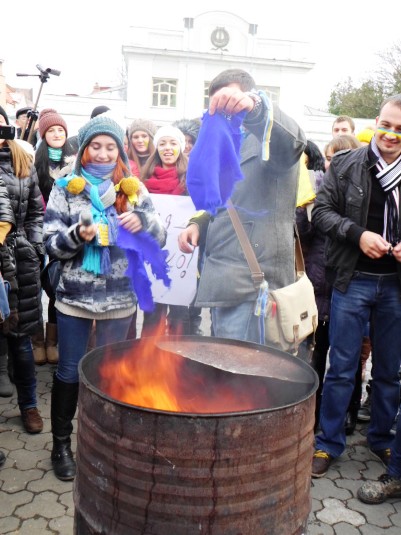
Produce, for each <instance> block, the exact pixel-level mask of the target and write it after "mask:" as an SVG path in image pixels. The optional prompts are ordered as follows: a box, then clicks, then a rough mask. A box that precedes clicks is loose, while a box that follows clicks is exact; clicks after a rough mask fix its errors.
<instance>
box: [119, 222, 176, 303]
mask: <svg viewBox="0 0 401 535" xmlns="http://www.w3.org/2000/svg"><path fill="white" fill-rule="evenodd" d="M117 245H118V246H119V247H121V248H122V249H124V251H125V254H126V255H127V259H128V268H127V271H126V273H125V274H126V276H127V277H129V279H130V281H131V286H132V289H133V291H134V292H135V294H136V296H137V298H138V305H139V306H140V308H141V310H143V311H144V312H153V311H154V308H155V305H154V302H153V297H152V291H151V282H150V280H149V278H148V274H147V272H146V269H145V265H144V263H145V262H147V263H148V264H150V267H151V269H152V273H153V275H154V276H155V277H156V279H159V280H162V281H163V284H164V285H165V286H166V287H167V288H170V286H171V279H170V277H169V276H168V271H169V266H168V264H167V256H168V251H165V250H163V249H160V245H159V244H158V242H157V241H156V240H155V239H154V238H153V236H151V235H150V234H149V233H147V232H144V231H140V232H136V233H135V234H132V233H131V232H129V231H128V230H126V229H125V228H124V227H121V226H120V227H119V228H118V235H117Z"/></svg>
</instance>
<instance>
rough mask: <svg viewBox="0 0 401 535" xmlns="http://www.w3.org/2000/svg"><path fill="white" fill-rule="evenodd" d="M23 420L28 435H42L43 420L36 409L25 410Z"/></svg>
mask: <svg viewBox="0 0 401 535" xmlns="http://www.w3.org/2000/svg"><path fill="white" fill-rule="evenodd" d="M21 419H22V423H23V424H24V427H25V431H26V432H27V433H40V432H41V431H42V429H43V420H42V417H41V416H40V413H39V411H38V409H37V408H36V407H31V408H30V409H23V410H22V411H21Z"/></svg>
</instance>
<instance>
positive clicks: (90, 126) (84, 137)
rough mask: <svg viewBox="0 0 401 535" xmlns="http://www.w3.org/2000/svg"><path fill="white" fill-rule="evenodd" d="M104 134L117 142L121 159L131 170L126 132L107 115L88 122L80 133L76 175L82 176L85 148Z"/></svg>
mask: <svg viewBox="0 0 401 535" xmlns="http://www.w3.org/2000/svg"><path fill="white" fill-rule="evenodd" d="M102 134H104V135H107V136H111V137H112V138H113V139H114V140H115V142H116V143H117V146H118V150H119V152H120V156H121V159H122V160H123V162H124V163H125V165H126V166H127V167H128V169H129V168H130V167H129V162H128V156H127V154H126V153H125V150H124V136H125V132H124V130H123V129H122V128H121V126H120V125H119V124H118V123H117V122H116V121H115V120H114V119H112V118H111V117H107V115H98V116H97V117H94V118H93V119H91V120H90V121H89V122H87V123H86V124H85V125H84V126H82V127H81V128H80V129H79V131H78V144H79V150H78V154H77V159H76V162H75V169H74V172H75V174H76V175H78V176H79V175H80V174H81V167H82V165H81V158H82V154H83V152H84V150H85V147H86V146H87V145H88V143H90V142H91V140H92V139H93V138H94V137H96V136H100V135H102Z"/></svg>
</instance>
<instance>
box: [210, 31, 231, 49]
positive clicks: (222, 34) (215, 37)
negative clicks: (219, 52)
mask: <svg viewBox="0 0 401 535" xmlns="http://www.w3.org/2000/svg"><path fill="white" fill-rule="evenodd" d="M210 40H211V41H212V44H213V46H215V47H216V48H225V47H226V46H227V45H228V43H229V41H230V35H229V33H228V31H227V30H226V29H225V28H222V27H219V26H218V27H217V28H216V29H215V30H213V31H212V35H211V36H210Z"/></svg>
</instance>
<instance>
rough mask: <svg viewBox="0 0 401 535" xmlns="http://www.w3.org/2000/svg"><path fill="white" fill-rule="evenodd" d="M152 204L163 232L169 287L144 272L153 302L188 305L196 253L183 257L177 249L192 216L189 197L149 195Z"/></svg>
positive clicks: (196, 265) (194, 272)
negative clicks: (148, 280) (149, 282)
mask: <svg viewBox="0 0 401 535" xmlns="http://www.w3.org/2000/svg"><path fill="white" fill-rule="evenodd" d="M150 196H151V198H152V202H153V204H154V207H155V209H156V211H157V212H158V213H159V214H160V217H161V219H162V223H163V225H164V226H165V228H166V230H167V242H166V245H165V246H164V249H167V251H168V253H169V254H168V257H167V262H168V265H169V267H170V271H169V276H170V278H171V281H172V283H171V287H170V288H166V287H165V286H164V284H163V283H162V282H161V281H158V280H156V279H155V278H154V276H153V275H152V274H151V273H150V270H148V274H149V278H150V280H151V281H152V294H153V299H154V301H156V302H157V303H164V304H168V305H190V304H191V303H192V301H193V299H194V297H195V293H196V282H197V273H198V249H197V248H196V249H195V250H194V251H193V253H192V254H184V253H182V252H181V251H180V250H179V248H178V235H179V234H180V232H181V231H182V230H183V229H185V227H186V226H187V222H188V219H190V218H191V217H192V216H193V215H194V213H195V212H196V208H195V207H194V205H193V202H192V200H191V197H186V196H181V195H158V194H154V193H152V194H151V195H150Z"/></svg>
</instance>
